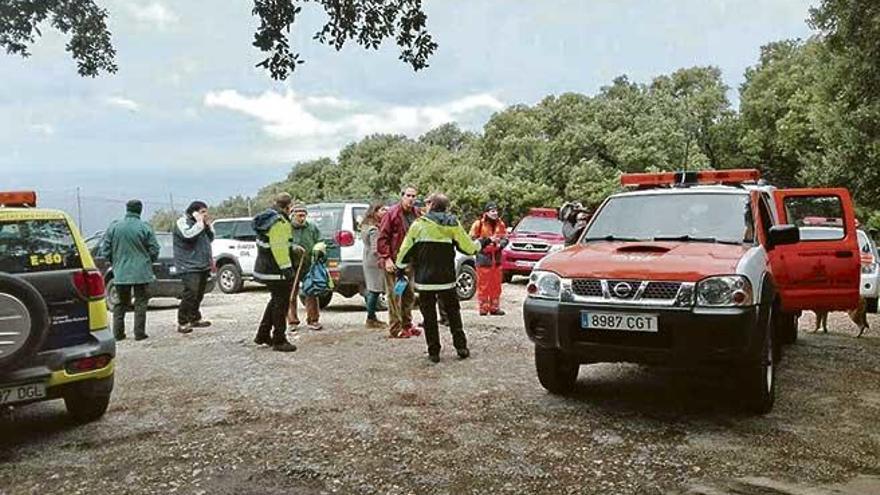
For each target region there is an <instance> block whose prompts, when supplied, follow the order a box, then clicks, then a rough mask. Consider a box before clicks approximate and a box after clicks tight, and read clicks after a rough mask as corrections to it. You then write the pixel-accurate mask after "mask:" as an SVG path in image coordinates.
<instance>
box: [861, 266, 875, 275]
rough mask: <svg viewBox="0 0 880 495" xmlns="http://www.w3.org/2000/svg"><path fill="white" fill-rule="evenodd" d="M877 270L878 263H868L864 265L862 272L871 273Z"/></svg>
mask: <svg viewBox="0 0 880 495" xmlns="http://www.w3.org/2000/svg"><path fill="white" fill-rule="evenodd" d="M876 271H877V263H868V264H866V265H862V273H864V274H865V275H870V274H872V273H874V272H876Z"/></svg>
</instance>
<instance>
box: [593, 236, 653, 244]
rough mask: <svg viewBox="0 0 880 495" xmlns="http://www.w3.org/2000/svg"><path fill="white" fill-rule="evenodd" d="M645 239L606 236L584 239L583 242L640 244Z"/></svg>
mask: <svg viewBox="0 0 880 495" xmlns="http://www.w3.org/2000/svg"><path fill="white" fill-rule="evenodd" d="M643 240H644V239H636V238H635V237H617V236H614V235H606V236H604V237H584V239H583V241H582V242H590V241H621V242H640V241H643Z"/></svg>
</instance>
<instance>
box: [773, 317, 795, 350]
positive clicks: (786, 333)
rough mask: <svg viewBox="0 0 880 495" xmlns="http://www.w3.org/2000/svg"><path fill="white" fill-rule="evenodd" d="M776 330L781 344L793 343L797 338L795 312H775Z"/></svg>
mask: <svg viewBox="0 0 880 495" xmlns="http://www.w3.org/2000/svg"><path fill="white" fill-rule="evenodd" d="M777 314H778V315H779V318H778V321H777V322H776V332H777V334H778V335H779V342H780V343H781V344H782V345H789V344H794V343H795V342H797V338H798V315H797V313H783V312H782V311H780V312H778V313H777Z"/></svg>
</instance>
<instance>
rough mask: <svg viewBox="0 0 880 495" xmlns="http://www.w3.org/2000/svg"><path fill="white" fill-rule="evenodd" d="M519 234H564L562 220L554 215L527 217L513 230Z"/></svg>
mask: <svg viewBox="0 0 880 495" xmlns="http://www.w3.org/2000/svg"><path fill="white" fill-rule="evenodd" d="M513 231H514V232H516V233H517V234H525V233H529V232H531V233H533V234H539V233H540V234H545V233H546V234H556V235H562V222H560V221H559V220H557V219H555V218H552V217H525V218H523V219H522V220H521V221H520V222H519V225H517V226H516V228H515V229H514V230H513Z"/></svg>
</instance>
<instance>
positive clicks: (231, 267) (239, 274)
mask: <svg viewBox="0 0 880 495" xmlns="http://www.w3.org/2000/svg"><path fill="white" fill-rule="evenodd" d="M252 222H253V219H252V218H248V217H244V218H224V219H222V220H215V221H214V242H212V243H211V250H212V251H213V252H214V263H215V264H216V265H217V286H218V287H220V290H221V291H223V292H225V293H226V294H235V293H236V292H239V291H240V290H241V288H242V285H243V284H244V281H245V280H253V278H254V263H255V262H256V261H257V234H256V232H254V228H253V223H252Z"/></svg>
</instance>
